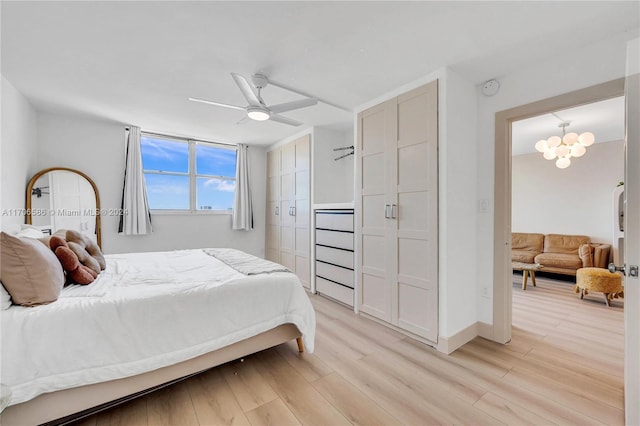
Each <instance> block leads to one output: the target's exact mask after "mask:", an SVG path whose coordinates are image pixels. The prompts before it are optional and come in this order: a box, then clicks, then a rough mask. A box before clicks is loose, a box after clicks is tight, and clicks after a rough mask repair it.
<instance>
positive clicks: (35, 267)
mask: <svg viewBox="0 0 640 426" xmlns="http://www.w3.org/2000/svg"><path fill="white" fill-rule="evenodd" d="M0 257H1V258H0V266H1V268H0V281H2V284H3V285H4V287H5V288H6V289H7V291H8V292H9V294H10V295H11V299H12V301H13V303H14V304H16V305H24V306H34V305H44V304H47V303H51V302H54V301H56V300H57V299H58V296H59V295H60V291H61V290H62V286H63V285H64V272H63V271H62V265H60V262H59V261H58V258H57V257H56V255H55V254H54V253H53V252H52V251H51V250H50V249H49V247H47V246H45V245H44V244H42V242H41V241H38V240H36V239H32V238H17V237H13V236H11V235H8V234H6V233H4V232H2V233H0Z"/></svg>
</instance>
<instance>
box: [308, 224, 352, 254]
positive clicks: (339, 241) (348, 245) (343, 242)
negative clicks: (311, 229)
mask: <svg viewBox="0 0 640 426" xmlns="http://www.w3.org/2000/svg"><path fill="white" fill-rule="evenodd" d="M316 244H322V245H323V246H330V247H337V248H343V249H347V250H353V234H352V233H350V232H338V231H324V230H321V229H316Z"/></svg>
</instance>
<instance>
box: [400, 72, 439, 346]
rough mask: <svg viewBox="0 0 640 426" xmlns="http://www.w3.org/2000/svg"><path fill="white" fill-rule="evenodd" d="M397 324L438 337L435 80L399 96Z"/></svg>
mask: <svg viewBox="0 0 640 426" xmlns="http://www.w3.org/2000/svg"><path fill="white" fill-rule="evenodd" d="M396 155H397V166H398V181H397V186H396V196H397V200H398V205H399V206H398V215H397V220H396V226H397V229H396V243H397V248H398V251H397V256H398V262H397V270H396V271H397V325H398V326H400V327H402V328H404V329H406V330H408V331H411V332H413V333H416V334H418V335H420V336H422V337H425V338H427V339H430V340H433V341H436V340H437V320H438V316H437V315H438V314H437V306H438V292H437V264H438V256H437V214H438V205H437V202H438V199H437V164H438V163H437V155H438V150H437V82H434V83H431V84H429V85H427V86H423V87H421V88H418V89H416V90H413V91H411V92H409V93H407V94H404V95H402V96H399V97H398V141H397V150H396Z"/></svg>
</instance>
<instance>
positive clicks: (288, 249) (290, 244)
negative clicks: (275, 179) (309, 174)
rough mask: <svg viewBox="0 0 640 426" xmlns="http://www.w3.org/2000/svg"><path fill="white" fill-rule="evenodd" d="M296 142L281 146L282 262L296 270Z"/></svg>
mask: <svg viewBox="0 0 640 426" xmlns="http://www.w3.org/2000/svg"><path fill="white" fill-rule="evenodd" d="M294 179H295V144H292V143H290V144H287V145H285V146H283V147H282V148H280V185H279V188H278V189H279V191H280V209H279V210H280V264H282V265H284V266H286V267H287V268H289V269H291V270H292V271H295V270H296V269H295V259H294V249H295V242H294V221H293V218H294V216H293V214H292V206H293V205H294Z"/></svg>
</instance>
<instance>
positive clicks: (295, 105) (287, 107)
mask: <svg viewBox="0 0 640 426" xmlns="http://www.w3.org/2000/svg"><path fill="white" fill-rule="evenodd" d="M317 103H318V100H317V99H316V98H307V99H300V100H298V101H292V102H285V103H283V104H278V105H274V106H270V107H269V110H271V112H275V113H279V112H286V111H291V110H294V109H300V108H306V107H308V106H311V105H315V104H317Z"/></svg>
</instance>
